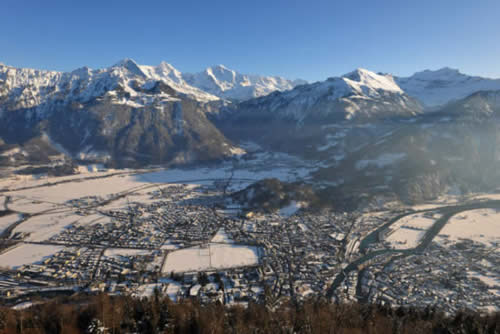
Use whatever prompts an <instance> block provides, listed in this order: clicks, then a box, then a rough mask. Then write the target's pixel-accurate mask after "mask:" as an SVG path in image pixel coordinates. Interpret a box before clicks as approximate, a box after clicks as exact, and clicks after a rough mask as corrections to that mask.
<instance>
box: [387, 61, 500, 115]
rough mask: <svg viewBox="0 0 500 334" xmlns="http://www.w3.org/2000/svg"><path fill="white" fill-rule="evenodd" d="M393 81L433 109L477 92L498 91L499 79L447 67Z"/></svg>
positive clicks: (397, 78)
mask: <svg viewBox="0 0 500 334" xmlns="http://www.w3.org/2000/svg"><path fill="white" fill-rule="evenodd" d="M395 81H396V83H397V84H398V85H399V86H400V87H401V88H402V89H403V90H404V91H405V92H406V93H407V94H408V95H410V96H412V97H414V98H416V99H417V100H419V101H420V102H421V103H422V104H423V105H424V106H425V107H427V108H434V109H435V108H437V107H440V106H443V105H445V104H447V103H450V102H452V101H456V100H459V99H463V98H465V97H467V96H469V95H471V94H473V93H475V92H478V91H488V90H500V79H488V78H482V77H479V76H470V75H466V74H463V73H460V71H458V70H456V69H451V68H449V67H445V68H442V69H439V70H436V71H431V70H425V71H422V72H417V73H415V74H414V75H412V76H410V77H396V78H395Z"/></svg>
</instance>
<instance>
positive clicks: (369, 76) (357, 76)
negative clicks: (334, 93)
mask: <svg viewBox="0 0 500 334" xmlns="http://www.w3.org/2000/svg"><path fill="white" fill-rule="evenodd" d="M342 79H343V80H344V81H345V82H346V83H347V84H348V85H349V86H351V87H352V88H353V89H354V90H356V91H357V92H359V93H363V94H367V95H371V92H370V91H373V90H384V91H390V92H395V93H403V90H402V89H401V88H400V87H399V86H398V85H397V84H396V82H395V81H394V78H393V77H392V75H390V74H377V73H374V72H372V71H369V70H366V69H364V68H358V69H356V70H354V71H352V72H349V73H347V74H345V75H343V76H342Z"/></svg>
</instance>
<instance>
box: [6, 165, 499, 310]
mask: <svg viewBox="0 0 500 334" xmlns="http://www.w3.org/2000/svg"><path fill="white" fill-rule="evenodd" d="M280 159H281V157H280ZM280 159H276V161H278V160H280ZM288 166H293V164H287V165H285V164H282V165H281V167H280V166H274V167H275V168H269V166H263V165H259V164H254V165H252V164H251V163H248V164H246V165H239V166H237V167H234V165H226V166H225V167H224V166H223V168H216V167H214V168H198V169H189V170H180V169H172V170H161V169H156V170H106V169H100V170H96V169H91V170H90V171H88V172H86V173H82V174H78V175H72V176H64V177H44V176H20V175H12V176H10V177H6V178H3V179H0V203H3V206H4V208H3V211H2V212H3V214H2V215H1V216H0V233H1V235H0V237H1V242H2V243H1V245H2V250H1V252H0V267H1V269H2V270H1V274H0V293H1V295H2V298H3V300H4V302H5V303H8V304H10V305H16V304H19V305H22V304H20V303H24V302H27V301H30V300H31V298H32V297H31V296H33V295H35V294H36V295H41V296H52V295H57V294H64V293H68V292H72V291H86V292H99V291H107V292H109V293H111V294H130V295H136V296H148V295H152V294H154V291H155V290H156V289H158V290H160V291H162V292H163V293H164V294H166V295H168V296H169V298H170V299H172V300H181V299H186V298H196V299H198V300H200V301H202V302H207V303H208V302H210V301H220V302H222V303H224V304H228V305H247V304H248V303H249V302H251V301H256V302H265V303H267V304H269V305H271V306H272V307H277V306H279V305H281V304H283V303H285V302H287V301H289V300H305V299H307V298H310V297H312V296H325V297H328V298H330V299H331V300H334V301H363V302H371V303H384V304H387V305H391V306H398V305H399V306H409V305H411V306H417V307H426V306H429V305H440V307H441V308H442V309H443V310H445V311H447V312H457V311H458V310H460V309H464V308H469V309H474V310H484V311H485V312H488V311H494V310H498V309H497V308H498V305H500V272H499V268H500V251H499V248H498V246H499V244H500V225H499V223H498V222H499V221H500V220H499V219H498V215H499V214H498V211H497V210H498V209H499V208H500V201H498V200H497V199H496V197H495V196H496V195H488V194H481V195H475V196H471V197H469V198H468V199H467V200H465V199H464V198H460V201H461V202H460V203H457V202H455V203H453V202H452V201H451V200H452V198H447V199H446V201H441V202H439V201H438V202H436V203H429V204H427V206H420V207H414V208H411V207H402V206H394V205H392V206H387V207H385V208H384V207H382V208H380V209H378V210H377V211H373V212H350V213H345V212H334V211H332V210H326V209H325V210H323V211H321V212H311V211H308V210H306V209H302V208H300V206H299V205H296V203H295V204H294V205H290V206H289V207H285V208H284V209H283V210H281V211H278V212H275V213H269V214H259V213H253V214H252V215H248V214H247V215H242V214H241V210H240V209H241V208H240V207H239V206H238V205H236V204H235V203H232V202H231V201H230V200H229V199H228V198H227V197H226V196H225V192H226V191H228V189H226V188H229V192H231V191H236V190H240V189H242V188H244V187H246V186H248V185H249V184H251V183H253V182H255V181H257V180H260V179H262V178H265V177H278V178H280V179H282V180H284V181H293V180H296V179H297V178H303V177H307V175H308V172H310V171H311V170H313V169H314V167H313V166H311V167H308V168H304V167H288ZM266 167H267V168H266ZM270 170H271V172H269V171H270ZM228 182H229V183H228ZM488 196H490V197H488ZM292 204H293V203H292ZM292 206H293V210H292Z"/></svg>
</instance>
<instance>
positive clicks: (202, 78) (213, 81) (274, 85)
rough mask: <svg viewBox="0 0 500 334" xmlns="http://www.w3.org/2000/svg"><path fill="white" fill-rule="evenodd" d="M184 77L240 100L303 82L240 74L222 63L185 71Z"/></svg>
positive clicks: (232, 98)
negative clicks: (189, 71)
mask: <svg viewBox="0 0 500 334" xmlns="http://www.w3.org/2000/svg"><path fill="white" fill-rule="evenodd" d="M185 79H186V82H188V83H189V84H191V85H193V86H195V87H198V88H199V89H201V90H204V91H207V92H209V93H211V94H214V95H217V96H219V97H222V98H226V99H231V100H240V101H242V100H248V99H250V98H254V97H259V96H264V95H268V94H269V93H272V92H274V91H285V90H290V89H292V88H293V87H295V86H297V85H299V84H303V83H304V82H303V81H301V80H296V81H291V80H287V79H284V78H282V77H278V76H259V75H249V74H241V73H238V72H237V71H234V70H231V69H229V68H227V67H226V66H224V65H215V66H211V67H208V68H206V69H205V70H204V71H202V72H199V73H193V74H189V73H187V74H185Z"/></svg>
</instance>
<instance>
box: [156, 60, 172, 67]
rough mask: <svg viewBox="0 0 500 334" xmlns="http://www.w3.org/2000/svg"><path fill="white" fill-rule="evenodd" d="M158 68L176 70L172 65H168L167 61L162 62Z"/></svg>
mask: <svg viewBox="0 0 500 334" xmlns="http://www.w3.org/2000/svg"><path fill="white" fill-rule="evenodd" d="M158 66H159V67H161V68H169V69H175V67H173V66H172V64H170V63H167V62H166V61H162V62H161V63H160V64H159V65H158Z"/></svg>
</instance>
